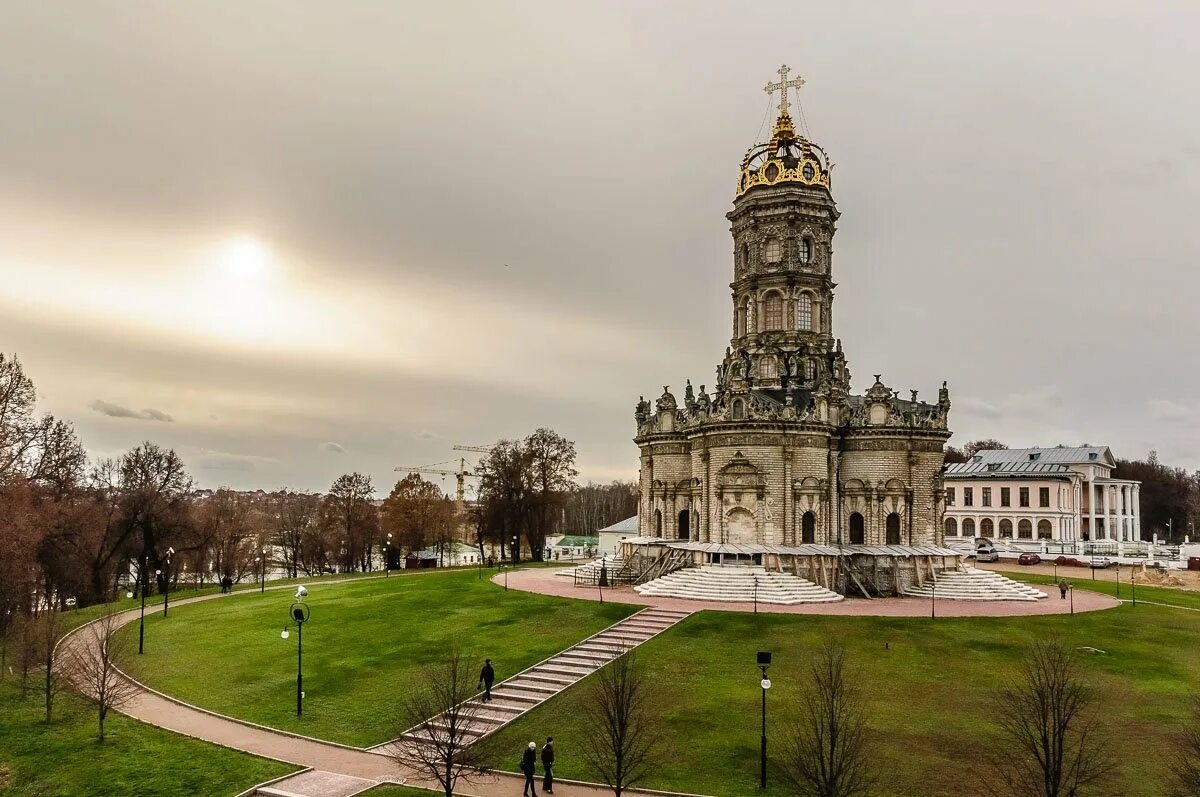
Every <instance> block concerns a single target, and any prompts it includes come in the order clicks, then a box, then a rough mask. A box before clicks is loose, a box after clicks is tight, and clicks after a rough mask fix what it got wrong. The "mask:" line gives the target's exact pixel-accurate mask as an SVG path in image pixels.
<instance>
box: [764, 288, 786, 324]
mask: <svg viewBox="0 0 1200 797" xmlns="http://www.w3.org/2000/svg"><path fill="white" fill-rule="evenodd" d="M763 329H764V330H768V329H783V297H782V296H780V295H779V292H778V291H771V292H770V293H768V294H767V295H766V297H765V298H764V299H763Z"/></svg>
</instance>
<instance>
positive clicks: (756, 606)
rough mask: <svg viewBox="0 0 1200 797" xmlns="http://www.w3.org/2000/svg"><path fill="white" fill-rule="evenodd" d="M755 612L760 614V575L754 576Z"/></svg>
mask: <svg viewBox="0 0 1200 797" xmlns="http://www.w3.org/2000/svg"><path fill="white" fill-rule="evenodd" d="M754 613H755V614H758V576H755V577H754ZM764 677H765V676H764Z"/></svg>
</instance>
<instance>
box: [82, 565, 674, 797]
mask: <svg viewBox="0 0 1200 797" xmlns="http://www.w3.org/2000/svg"><path fill="white" fill-rule="evenodd" d="M520 572H524V571H517V573H520ZM434 574H436V571H434V572H431V573H428V574H420V575H415V574H414V575H409V576H404V577H405V578H412V577H427V576H428V575H434ZM514 575H515V573H510V574H509V577H510V578H512V577H513V576H514ZM379 578H383V576H379ZM362 580H364V578H363V577H360V578H354V579H345V581H362ZM322 583H323V584H336V583H343V582H342V581H325V582H322ZM295 586H296V585H295V584H287V585H280V586H274V587H267V589H268V590H291V589H294V588H295ZM249 594H254V592H253V591H239V592H233V593H230V594H221V593H215V594H211V595H201V596H197V597H193V598H182V599H180V600H178V601H172V602H171V605H172V606H185V605H187V604H189V603H200V602H202V601H210V600H224V599H229V598H234V597H236V596H238V595H249ZM139 613H140V610H138V609H130V610H127V611H123V612H120V613H118V614H117V615H116V617H117V620H118V622H119V624H120V625H122V626H124V625H128V624H129V623H132V622H136V621H137V619H138V615H139ZM647 614H648V616H644V617H643V615H647ZM686 614H687V612H662V613H647V612H642V613H639V614H635V615H632V616H631V617H628V618H626V619H625V620H624V621H622V622H621V623H618V624H616V625H615V626H612V627H610V628H609V629H606V630H605V631H603V632H601V633H600V634H597V635H596V636H594V637H591V638H590V639H588V640H585V641H584V642H582V643H580V644H579V645H576V646H575V647H573V648H571V649H570V650H568V651H564V652H563V653H560V654H558V656H556V657H555V658H558V657H563V656H566V657H567V658H568V659H570V658H572V657H570V656H567V654H568V653H570V652H571V651H576V652H577V653H585V652H587V651H598V650H600V649H601V648H602V647H604V646H606V645H612V644H615V643H617V642H620V643H623V644H625V645H627V646H632V645H634V644H641V642H643V641H645V640H646V639H649V638H650V637H652V636H654V635H655V634H658V633H661V632H662V630H664V629H665V628H668V627H670V626H671V625H673V624H674V623H676V622H678V621H679V620H681V619H683V617H684V616H686ZM639 617H642V618H643V619H642V620H640V621H638V620H637V618H639ZM626 624H628V625H626ZM91 625H92V623H88V624H86V625H83V626H81V627H79V628H77V629H75V630H73V631H71V632H70V633H69V634H67V635H66V636H64V637H63V638H62V640H61V641H60V642H59V645H60V647H59V653H58V660H59V661H66V660H67V656H69V654H70V652H71V650H72V648H73V647H74V646H77V645H82V644H86V642H87V637H88V633H87V629H88V628H90V627H91ZM606 634H607V636H605V635H606ZM577 649H584V650H577ZM574 658H575V659H576V660H577V661H582V656H576V657H574ZM551 660H553V659H551ZM548 664H549V661H547V662H543V663H542V664H541V665H535V666H534V667H533V668H530V670H527V671H526V672H525V673H522V674H521V675H518V676H515V677H514V678H511V679H509V680H508V681H506V682H505V683H504V684H502V687H505V689H504V691H506V692H509V694H510V698H509V699H511V697H514V696H519V695H521V694H523V693H524V692H525V690H527V689H528V688H529V687H532V686H534V685H539V684H547V685H549V684H551V683H553V682H551V681H546V680H542V681H537V680H536V679H534V680H525V681H522V680H521V679H522V678H525V679H530V676H531V675H533V674H534V673H533V671H535V670H537V669H538V667H543V666H545V665H548ZM597 666H599V665H597ZM556 667H557V668H558V669H559V670H560V671H562V672H570V673H573V674H577V677H573V678H572V680H571V681H570V683H574V681H575V680H578V678H580V677H583V674H586V673H582V669H581V667H579V666H575V665H572V664H570V663H567V662H565V661H560V662H559V664H558V665H556ZM579 673H582V674H579ZM122 677H123V678H125V679H126V680H128V681H130V682H131V683H133V684H134V685H135V686H136V687H137V693H136V694H135V695H134V696H133V698H132V699H130V700H129V701H128V702H126V703H125V704H123V705H122V706H121V707H120V709H119V711H120V712H121V713H122V714H127V715H129V716H130V717H133V718H134V719H137V720H141V721H142V722H145V723H147V724H149V725H156V726H158V727H160V728H166V729H167V730H170V731H174V732H176V733H181V734H183V735H185V736H191V737H193V738H196V739H202V740H204V741H206V742H212V743H213V744H219V745H221V746H223V747H229V748H232V749H234V750H241V751H242V752H246V753H251V754H253V755H257V756H261V757H263V758H270V759H274V760H276V761H283V762H286V763H289V764H296V765H297V766H300V767H304V768H305V769H304V770H303V771H301V772H299V773H297V774H295V775H291V776H288V777H285V778H283V779H280V780H277V781H275V782H273V783H271V784H270V785H269V786H265V787H262V788H261V789H260V790H259V791H258V792H257V793H260V794H266V795H273V796H274V797H350V795H353V794H358V793H360V792H362V791H364V790H366V789H369V788H372V787H374V786H376V785H379V784H380V783H399V784H406V785H410V786H416V787H422V788H436V787H437V784H435V783H431V782H428V781H427V780H426V779H425V778H423V776H422V775H421V774H420V773H418V772H415V771H414V770H412V769H410V768H408V767H405V766H402V765H401V764H400V763H399V762H398V761H397V760H396V759H395V758H393V757H392V756H391V754H390V750H389V749H388V748H387V747H386V746H384V747H381V748H375V749H373V750H364V749H361V748H356V747H349V746H346V745H340V744H334V743H332V742H325V741H321V740H320V739H313V738H310V737H306V736H299V735H297V734H291V733H287V732H285V731H280V730H276V729H274V728H268V727H266V726H262V725H256V724H254V723H250V722H246V721H244V720H239V719H236V718H233V717H227V716H225V715H222V714H217V713H216V712H212V711H208V710H206V709H202V708H200V707H198V706H193V705H191V704H189V703H185V702H183V701H181V700H177V699H175V698H173V697H170V696H168V695H164V694H162V693H161V692H157V691H155V690H153V689H150V688H149V687H147V686H145V685H144V684H141V683H139V682H137V681H135V680H134V679H132V678H129V677H128V676H126V675H124V673H122ZM539 677H541V678H548V677H554V676H551V675H549V674H547V675H541V676H539ZM564 677H566V676H564ZM514 682H516V686H517V687H518V688H514V689H511V690H509V689H507V687H508V686H510V685H513V684H514ZM570 683H558V684H557V685H556V687H555V688H553V691H550V692H541V691H537V690H533V691H536V692H537V694H540V695H543V696H542V697H541V698H540V699H539V701H538V702H539V703H540V702H541V701H544V700H545V699H547V698H548V697H550V696H552V695H553V694H554V693H556V692H558V691H560V690H561V689H564V688H566V686H568V685H570ZM500 691H501V689H500V688H497V690H496V691H494V692H493V695H494V696H496V697H498V696H499V692H500ZM496 705H498V703H497V704H496ZM532 705H536V703H535V704H532ZM532 705H531V706H530V707H532ZM516 716H519V714H513V715H512V717H510V719H512V718H515V717H516ZM502 724H504V723H501V725H502ZM496 727H500V726H499V725H497V726H496ZM493 730H494V728H493ZM489 732H490V731H489ZM522 783H523V779H522V778H521V777H520V776H518V775H512V774H508V773H500V772H495V773H488V774H486V775H483V776H481V777H480V778H478V779H477V780H474V781H473V782H471V783H467V784H465V785H460V787H459V788H458V789H457V790H456V792H455V793H456V794H462V795H464V797H511V795H515V794H516V793H517V790H518V789H520V788H521V785H522ZM554 793H555V795H561V797H603V795H608V794H611V793H612V790H611V789H606V788H604V787H601V786H598V785H596V784H589V783H574V782H570V781H562V782H559V783H556V787H555V790H554ZM625 794H627V795H629V797H661V795H662V794H663V792H647V791H637V790H626V791H625Z"/></svg>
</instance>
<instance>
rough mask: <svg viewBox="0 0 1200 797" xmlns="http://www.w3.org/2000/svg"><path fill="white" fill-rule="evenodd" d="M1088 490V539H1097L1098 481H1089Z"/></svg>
mask: <svg viewBox="0 0 1200 797" xmlns="http://www.w3.org/2000/svg"><path fill="white" fill-rule="evenodd" d="M1087 491H1088V539H1090V540H1095V539H1096V482H1095V481H1094V480H1093V481H1089V482H1088V483H1087Z"/></svg>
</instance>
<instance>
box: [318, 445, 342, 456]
mask: <svg viewBox="0 0 1200 797" xmlns="http://www.w3.org/2000/svg"><path fill="white" fill-rule="evenodd" d="M321 450H322V451H330V452H332V453H334V454H345V453H346V447H345V446H343V445H341V444H339V443H321Z"/></svg>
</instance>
